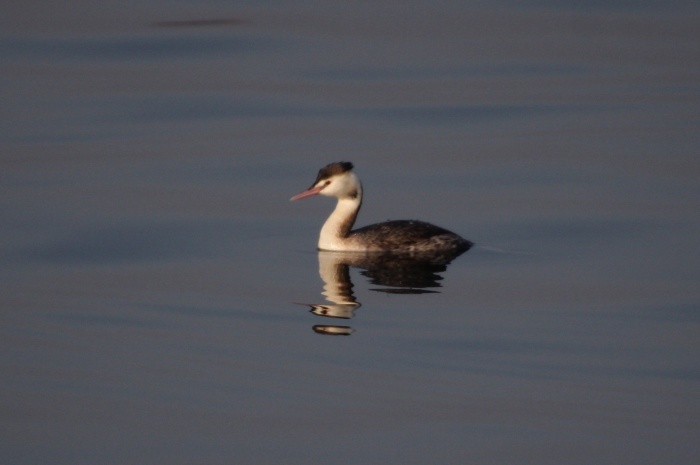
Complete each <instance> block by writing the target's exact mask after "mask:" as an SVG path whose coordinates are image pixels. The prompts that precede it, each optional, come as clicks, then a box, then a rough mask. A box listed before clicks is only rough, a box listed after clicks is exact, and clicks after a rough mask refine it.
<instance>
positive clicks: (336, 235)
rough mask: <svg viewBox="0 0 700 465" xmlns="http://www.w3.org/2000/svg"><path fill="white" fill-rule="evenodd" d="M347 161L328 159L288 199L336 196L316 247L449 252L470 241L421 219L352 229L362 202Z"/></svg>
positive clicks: (460, 249)
mask: <svg viewBox="0 0 700 465" xmlns="http://www.w3.org/2000/svg"><path fill="white" fill-rule="evenodd" d="M353 168H354V166H353V164H352V163H350V162H347V161H341V162H336V163H330V164H328V165H326V166H324V167H323V168H321V169H320V170H319V172H318V176H316V180H315V181H314V182H313V184H312V185H311V187H309V188H308V189H307V190H305V191H303V192H300V193H299V194H297V195H295V196H294V197H292V198H291V199H289V200H290V201H292V202H293V201H295V200H301V199H305V198H307V197H312V196H315V195H323V196H327V197H335V198H337V199H338V203H337V204H336V207H335V210H333V213H331V215H330V216H329V217H328V219H327V220H326V222H325V224H324V225H323V227H322V228H321V234H320V236H319V240H318V249H319V250H321V251H343V252H387V251H390V252H398V253H401V252H410V253H421V252H440V251H443V252H452V253H455V254H461V253H463V252H465V251H466V250H468V249H469V248H471V246H472V245H473V243H472V242H470V241H468V240H466V239H464V238H462V237H460V236H459V235H457V234H455V233H453V232H451V231H448V230H447V229H444V228H441V227H439V226H435V225H433V224H430V223H426V222H424V221H417V220H394V221H386V222H383V223H377V224H372V225H369V226H365V227H362V228H359V229H354V230H353V229H352V227H353V225H354V224H355V220H356V219H357V215H358V213H359V211H360V207H361V206H362V183H361V182H360V179H359V178H358V177H357V175H356V174H355V172H354V171H353Z"/></svg>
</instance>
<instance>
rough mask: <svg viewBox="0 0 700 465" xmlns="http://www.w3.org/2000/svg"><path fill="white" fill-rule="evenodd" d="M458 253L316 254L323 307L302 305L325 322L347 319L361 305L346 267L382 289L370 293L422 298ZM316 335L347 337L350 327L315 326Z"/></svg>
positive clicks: (437, 281)
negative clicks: (358, 270) (326, 319)
mask: <svg viewBox="0 0 700 465" xmlns="http://www.w3.org/2000/svg"><path fill="white" fill-rule="evenodd" d="M462 253H464V251H461V252H445V251H439V252H415V253H394V252H327V251H320V252H319V253H318V271H319V274H320V275H321V279H322V280H323V282H324V286H323V292H322V294H323V295H324V296H325V297H326V301H327V302H326V303H322V304H305V305H308V306H309V307H311V313H313V314H315V315H319V316H323V317H328V318H340V319H350V318H353V317H354V316H355V310H356V309H358V308H359V307H360V306H361V304H360V303H359V302H358V301H357V299H355V295H354V294H353V291H352V288H353V284H352V280H351V279H350V267H354V268H359V269H361V270H362V271H360V274H362V275H363V276H366V277H367V278H368V279H369V282H370V283H371V284H373V285H377V286H387V287H386V288H384V287H382V288H375V289H371V290H373V291H377V292H386V293H391V294H424V293H431V292H437V291H434V290H430V289H429V288H436V287H440V281H441V280H442V276H440V273H442V272H444V271H446V270H447V265H449V264H450V262H452V260H454V259H455V258H457V257H458V256H460V255H461V254H462ZM313 330H314V331H315V332H317V333H319V334H326V335H344V336H348V335H350V334H351V333H352V332H353V329H352V328H351V327H350V326H338V325H315V326H314V327H313Z"/></svg>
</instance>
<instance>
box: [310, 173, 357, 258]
mask: <svg viewBox="0 0 700 465" xmlns="http://www.w3.org/2000/svg"><path fill="white" fill-rule="evenodd" d="M361 206H362V187H360V186H358V188H357V191H356V193H355V195H354V196H349V197H342V198H339V199H338V204H337V205H336V206H335V210H333V213H331V216H329V217H328V219H327V220H326V222H325V224H324V225H323V228H321V236H320V237H319V239H318V248H319V249H321V250H342V249H343V247H342V245H343V243H344V242H345V240H346V239H347V238H348V236H349V235H350V231H351V230H352V226H353V225H354V224H355V220H356V219H357V214H358V212H359V211H360V207H361Z"/></svg>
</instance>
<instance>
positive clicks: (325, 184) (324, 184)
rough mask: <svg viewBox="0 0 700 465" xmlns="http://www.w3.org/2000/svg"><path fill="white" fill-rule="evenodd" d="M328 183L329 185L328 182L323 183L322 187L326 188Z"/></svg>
mask: <svg viewBox="0 0 700 465" xmlns="http://www.w3.org/2000/svg"><path fill="white" fill-rule="evenodd" d="M330 183H331V182H330V181H326V182H324V183H323V187H326V186H327V185H329V184H330Z"/></svg>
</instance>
